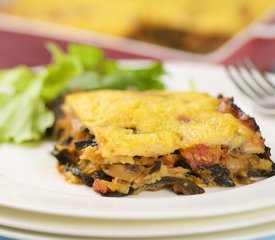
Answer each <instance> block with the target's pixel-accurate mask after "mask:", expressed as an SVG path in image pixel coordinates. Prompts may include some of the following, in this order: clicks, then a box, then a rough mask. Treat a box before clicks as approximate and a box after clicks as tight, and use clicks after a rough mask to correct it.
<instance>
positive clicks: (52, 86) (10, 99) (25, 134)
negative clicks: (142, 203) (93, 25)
mask: <svg viewBox="0 0 275 240" xmlns="http://www.w3.org/2000/svg"><path fill="white" fill-rule="evenodd" d="M47 49H48V50H49V51H50V53H51V56H52V62H51V64H49V65H48V66H45V67H44V68H43V69H42V70H41V71H35V70H34V69H32V68H28V67H26V66H18V67H16V68H13V69H10V70H3V71H0V143H3V142H14V143H22V142H25V141H35V140H39V139H41V138H42V137H43V136H44V135H45V133H46V130H47V129H48V128H51V127H52V126H53V124H54V120H55V119H54V114H53V112H52V110H50V109H49V108H48V107H47V106H48V105H49V103H50V102H52V101H54V100H55V99H56V98H58V97H59V96H62V95H63V94H65V93H66V92H68V91H88V90H96V89H126V88H133V89H137V90H141V91H142V90H148V89H164V84H163V83H162V82H161V76H162V75H163V74H164V70H163V67H162V65H161V64H160V63H158V62H157V63H153V64H151V65H150V66H148V67H144V68H139V69H129V68H125V67H123V66H121V65H120V64H119V63H118V62H116V61H114V60H111V59H107V58H106V57H105V56H104V54H103V52H102V51H101V50H100V49H98V48H94V47H91V46H86V45H77V44H71V45H69V46H68V50H67V53H65V52H63V51H62V49H60V48H59V47H58V46H57V45H55V44H53V43H50V44H48V45H47Z"/></svg>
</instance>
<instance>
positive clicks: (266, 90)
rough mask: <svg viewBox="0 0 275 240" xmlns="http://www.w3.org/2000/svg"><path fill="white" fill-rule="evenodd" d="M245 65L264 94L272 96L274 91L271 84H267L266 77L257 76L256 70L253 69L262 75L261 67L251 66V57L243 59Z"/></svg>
mask: <svg viewBox="0 0 275 240" xmlns="http://www.w3.org/2000/svg"><path fill="white" fill-rule="evenodd" d="M254 66H255V65H254ZM243 67H244V68H245V70H246V71H247V72H248V74H249V75H250V77H251V79H252V80H253V81H254V83H255V84H256V85H257V86H258V87H259V91H261V92H262V93H263V94H264V95H269V96H271V95H272V94H274V91H272V90H270V86H269V85H268V86H267V84H266V77H265V78H263V77H261V76H260V77H258V78H257V77H256V76H255V72H253V70H254V71H256V72H257V73H258V75H260V74H261V73H262V72H261V71H260V70H259V69H255V68H252V67H251V60H250V59H249V58H244V59H243ZM252 69H253V70H252ZM263 80H264V81H263Z"/></svg>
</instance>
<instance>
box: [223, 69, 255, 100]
mask: <svg viewBox="0 0 275 240" xmlns="http://www.w3.org/2000/svg"><path fill="white" fill-rule="evenodd" d="M234 69H235V67H234ZM225 70H226V72H227V74H228V76H229V78H230V79H231V80H232V81H233V83H234V85H235V86H236V87H237V88H238V89H239V90H240V91H241V92H242V93H243V94H244V95H245V96H247V97H249V98H250V99H253V97H252V96H251V94H250V93H249V92H247V90H246V89H245V88H244V87H243V86H242V85H241V84H239V83H238V80H237V79H236V78H235V77H234V75H233V74H232V72H231V71H230V67H229V66H225Z"/></svg>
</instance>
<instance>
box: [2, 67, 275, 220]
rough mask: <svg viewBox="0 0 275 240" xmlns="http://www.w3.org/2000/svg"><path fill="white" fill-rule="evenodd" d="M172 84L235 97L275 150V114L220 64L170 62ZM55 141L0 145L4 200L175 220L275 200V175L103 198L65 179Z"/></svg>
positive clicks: (47, 208) (72, 211) (50, 209)
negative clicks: (183, 192) (248, 98)
mask: <svg viewBox="0 0 275 240" xmlns="http://www.w3.org/2000/svg"><path fill="white" fill-rule="evenodd" d="M166 69H167V72H168V76H167V78H166V83H167V86H168V87H169V88H170V89H176V90H180V89H184V90H189V89H190V86H191V85H192V84H191V83H193V84H195V86H196V88H197V90H199V91H206V92H209V93H211V94H214V95H217V94H218V93H222V94H224V95H226V96H232V95H233V96H234V97H235V99H236V102H237V104H239V105H240V106H241V108H242V109H244V110H245V111H246V112H247V113H249V114H251V115H253V116H255V117H256V119H257V122H258V123H259V125H260V127H261V131H262V134H263V136H264V137H265V138H266V140H267V145H268V146H271V147H272V148H273V150H272V151H273V153H274V149H275V136H273V135H274V134H273V131H274V130H273V129H274V118H271V117H266V116H261V115H259V114H256V113H255V112H254V111H253V109H251V108H250V107H249V106H248V105H247V104H246V102H245V99H244V98H243V97H241V96H240V95H239V94H238V92H237V90H236V88H235V87H234V86H233V85H232V84H231V82H230V81H229V80H228V78H227V77H226V75H225V72H224V70H223V68H222V67H218V66H214V65H204V64H192V63H167V64H166ZM52 145H53V143H51V142H44V143H42V144H40V145H37V146H31V145H29V146H27V145H26V146H16V145H2V146H1V147H0V156H1V159H0V205H2V206H7V207H12V208H18V209H24V210H30V211H36V212H43V213H48V214H59V215H67V216H78V217H89V218H106V219H169V218H170V219H171V218H192V217H202V216H215V215H222V214H227V213H236V212H244V211H247V210H253V209H259V208H263V207H268V206H272V205H274V204H275V191H273V189H274V188H275V178H274V177H272V178H269V179H266V180H263V181H261V182H257V183H255V184H251V185H248V186H243V187H238V188H230V189H228V188H222V189H210V190H207V193H206V194H202V195H193V196H177V195H175V194H173V193H171V192H168V191H160V192H144V193H142V194H140V195H138V196H130V197H125V198H103V197H101V196H99V195H98V194H96V193H94V192H93V191H92V189H89V188H87V187H85V186H76V185H69V184H67V183H66V182H65V181H64V180H63V177H62V176H61V175H59V173H58V172H57V171H56V169H55V160H54V158H53V157H51V156H50V154H49V152H50V151H51V149H52V147H53V146H52Z"/></svg>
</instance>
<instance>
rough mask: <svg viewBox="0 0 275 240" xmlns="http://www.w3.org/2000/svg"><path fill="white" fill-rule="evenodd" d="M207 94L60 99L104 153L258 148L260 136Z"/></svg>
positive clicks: (117, 93) (109, 92)
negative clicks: (202, 147)
mask: <svg viewBox="0 0 275 240" xmlns="http://www.w3.org/2000/svg"><path fill="white" fill-rule="evenodd" d="M219 103H220V100H219V99H217V98H214V97H211V96H209V95H208V94H206V93H198V92H170V91H147V92H135V91H116V90H101V91H93V92H83V93H76V94H71V95H68V96H67V97H66V100H65V104H66V105H67V106H68V107H69V108H70V109H71V110H72V111H73V112H74V114H75V116H76V117H77V118H78V119H79V120H80V122H81V125H82V126H85V127H88V128H89V129H90V131H91V133H92V134H94V135H95V137H96V140H97V142H98V145H99V151H100V154H101V155H102V156H103V157H106V158H109V157H115V156H159V155H165V154H169V153H172V152H174V151H175V150H177V149H182V148H188V147H192V146H194V145H197V144H206V145H216V144H218V145H220V144H222V145H227V146H229V147H230V148H241V149H242V151H244V152H245V153H260V152H263V140H262V138H261V136H260V134H259V132H254V131H253V130H251V129H249V128H248V127H247V126H245V125H244V124H243V123H242V122H241V121H240V120H238V119H237V118H235V117H234V116H232V115H231V114H228V113H220V112H218V111H217V107H218V104H219Z"/></svg>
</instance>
